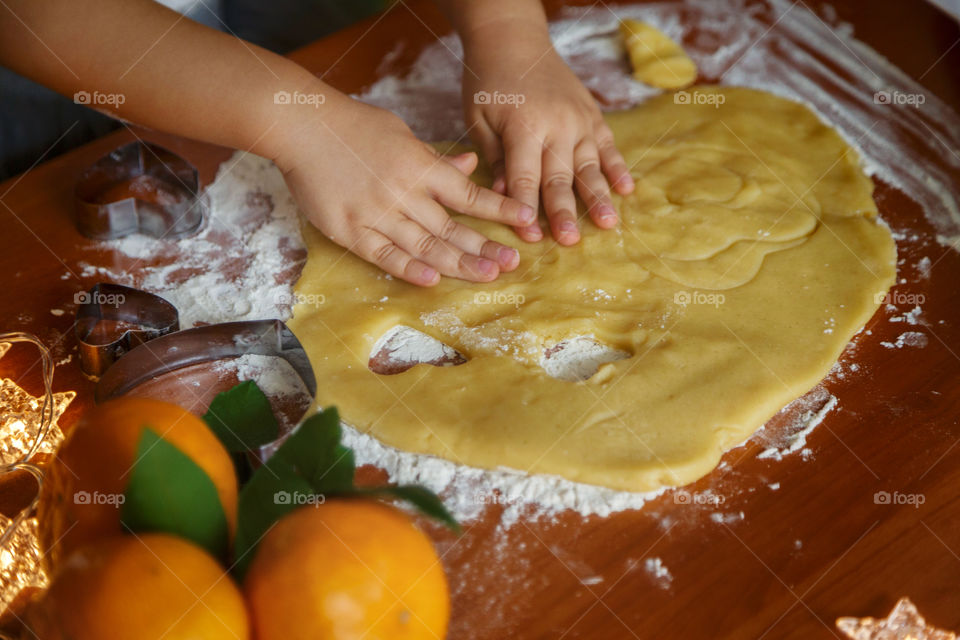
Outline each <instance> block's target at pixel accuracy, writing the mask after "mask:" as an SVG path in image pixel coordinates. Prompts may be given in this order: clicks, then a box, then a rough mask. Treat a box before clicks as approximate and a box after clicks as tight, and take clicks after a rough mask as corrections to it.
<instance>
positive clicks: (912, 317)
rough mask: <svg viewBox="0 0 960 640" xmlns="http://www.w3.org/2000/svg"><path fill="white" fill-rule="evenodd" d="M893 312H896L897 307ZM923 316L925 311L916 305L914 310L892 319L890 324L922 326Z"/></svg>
mask: <svg viewBox="0 0 960 640" xmlns="http://www.w3.org/2000/svg"><path fill="white" fill-rule="evenodd" d="M893 310H894V311H896V307H894V308H893ZM921 315H923V309H921V308H920V305H916V306H915V307H914V308H913V309H911V310H910V311H907V312H906V313H904V314H903V315H900V316H894V317H892V318H890V322H906V323H907V324H912V325H917V324H921V321H920V316H921Z"/></svg>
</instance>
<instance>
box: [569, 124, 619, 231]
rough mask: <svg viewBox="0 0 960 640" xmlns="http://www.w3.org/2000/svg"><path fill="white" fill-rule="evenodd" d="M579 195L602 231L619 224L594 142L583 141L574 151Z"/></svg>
mask: <svg viewBox="0 0 960 640" xmlns="http://www.w3.org/2000/svg"><path fill="white" fill-rule="evenodd" d="M573 159H574V167H575V169H576V170H575V178H576V184H577V193H579V194H580V199H581V200H583V203H584V205H586V207H587V212H588V213H589V214H590V218H591V219H592V220H593V222H594V223H595V224H596V225H597V226H598V227H600V228H601V229H609V228H611V227H613V226H614V225H616V224H617V212H616V210H615V209H614V208H613V203H612V202H611V201H610V187H609V186H608V185H607V181H606V179H605V178H604V177H603V174H602V173H600V159H599V158H598V157H597V148H596V147H595V146H594V145H593V143H592V142H586V141H581V142H580V144H578V145H577V148H576V149H575V150H574V156H573Z"/></svg>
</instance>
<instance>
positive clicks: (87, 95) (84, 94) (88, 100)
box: [73, 91, 127, 107]
mask: <svg viewBox="0 0 960 640" xmlns="http://www.w3.org/2000/svg"><path fill="white" fill-rule="evenodd" d="M73 101H74V102H75V103H76V104H82V105H84V106H87V107H119V106H120V105H122V104H123V103H124V102H126V101H127V96H125V95H124V94H122V93H101V92H99V91H93V92H90V91H77V92H76V93H74V94H73Z"/></svg>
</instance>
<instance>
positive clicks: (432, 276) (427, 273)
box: [420, 267, 440, 282]
mask: <svg viewBox="0 0 960 640" xmlns="http://www.w3.org/2000/svg"><path fill="white" fill-rule="evenodd" d="M438 275H440V274H439V273H437V270H436V269H433V268H431V267H426V268H424V270H423V272H422V273H421V274H420V277H421V278H423V281H424V282H433V281H434V280H436V279H437V276H438Z"/></svg>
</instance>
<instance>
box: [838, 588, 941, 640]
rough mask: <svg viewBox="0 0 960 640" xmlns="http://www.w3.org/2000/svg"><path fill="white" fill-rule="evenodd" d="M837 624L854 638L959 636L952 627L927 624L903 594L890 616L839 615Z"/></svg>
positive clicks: (883, 639)
mask: <svg viewBox="0 0 960 640" xmlns="http://www.w3.org/2000/svg"><path fill="white" fill-rule="evenodd" d="M837 628H838V629H840V631H842V632H843V633H844V634H845V635H846V636H847V637H849V638H851V639H852V640H957V634H955V633H953V632H952V631H946V630H943V629H935V628H933V627H930V626H927V622H926V620H924V619H923V616H921V615H920V613H919V612H918V611H917V607H916V606H914V604H913V603H912V602H910V599H909V598H900V601H899V602H897V606H895V607H894V608H893V611H891V612H890V615H888V616H887V617H886V618H882V619H877V618H839V619H837Z"/></svg>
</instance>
